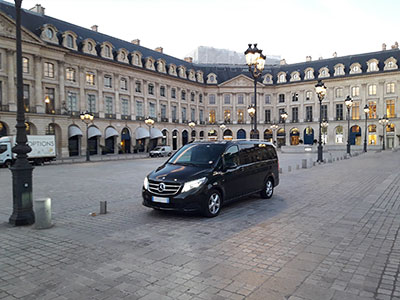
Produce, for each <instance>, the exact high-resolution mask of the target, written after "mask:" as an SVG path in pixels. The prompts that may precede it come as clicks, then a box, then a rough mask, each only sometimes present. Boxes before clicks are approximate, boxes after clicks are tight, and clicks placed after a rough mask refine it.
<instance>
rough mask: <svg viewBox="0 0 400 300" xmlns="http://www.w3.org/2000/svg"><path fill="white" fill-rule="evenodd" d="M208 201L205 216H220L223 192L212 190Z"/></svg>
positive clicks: (205, 206)
mask: <svg viewBox="0 0 400 300" xmlns="http://www.w3.org/2000/svg"><path fill="white" fill-rule="evenodd" d="M208 195H209V196H208V199H207V202H206V203H205V205H204V211H203V213H204V216H206V217H208V218H213V217H216V216H218V214H219V212H220V210H221V204H222V201H221V194H220V193H219V192H218V191H217V190H211V191H210V193H209V194H208Z"/></svg>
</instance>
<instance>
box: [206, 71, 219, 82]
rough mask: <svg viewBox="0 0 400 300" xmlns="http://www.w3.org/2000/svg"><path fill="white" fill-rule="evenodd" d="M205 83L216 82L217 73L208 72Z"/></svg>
mask: <svg viewBox="0 0 400 300" xmlns="http://www.w3.org/2000/svg"><path fill="white" fill-rule="evenodd" d="M207 83H210V84H217V83H218V82H217V75H215V74H214V73H210V74H208V75H207Z"/></svg>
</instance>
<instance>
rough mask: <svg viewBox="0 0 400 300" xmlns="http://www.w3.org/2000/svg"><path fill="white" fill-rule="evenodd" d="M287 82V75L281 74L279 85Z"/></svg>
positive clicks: (279, 75)
mask: <svg viewBox="0 0 400 300" xmlns="http://www.w3.org/2000/svg"><path fill="white" fill-rule="evenodd" d="M284 82H286V74H285V73H283V72H282V73H279V74H278V83H284Z"/></svg>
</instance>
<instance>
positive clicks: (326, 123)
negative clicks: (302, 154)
mask: <svg viewBox="0 0 400 300" xmlns="http://www.w3.org/2000/svg"><path fill="white" fill-rule="evenodd" d="M321 126H322V129H323V131H324V132H323V133H324V145H325V143H326V136H327V131H328V126H329V123H328V121H326V120H323V121H322V123H321Z"/></svg>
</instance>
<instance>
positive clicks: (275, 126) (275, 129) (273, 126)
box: [271, 123, 279, 141]
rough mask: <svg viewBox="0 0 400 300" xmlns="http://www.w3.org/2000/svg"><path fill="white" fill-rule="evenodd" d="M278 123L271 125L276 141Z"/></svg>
mask: <svg viewBox="0 0 400 300" xmlns="http://www.w3.org/2000/svg"><path fill="white" fill-rule="evenodd" d="M278 127H279V126H278V124H276V123H273V124H272V125H271V129H272V132H275V139H273V140H274V141H276V140H277V139H278V137H277V132H276V131H277V129H278Z"/></svg>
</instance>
